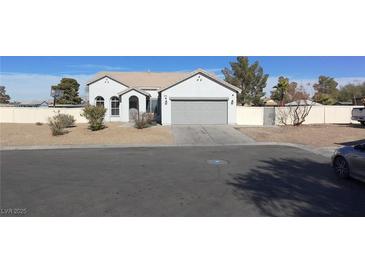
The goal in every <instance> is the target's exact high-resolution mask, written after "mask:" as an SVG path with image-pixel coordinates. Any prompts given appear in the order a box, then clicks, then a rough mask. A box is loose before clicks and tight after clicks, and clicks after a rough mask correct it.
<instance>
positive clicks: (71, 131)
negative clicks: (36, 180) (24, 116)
mask: <svg viewBox="0 0 365 274" xmlns="http://www.w3.org/2000/svg"><path fill="white" fill-rule="evenodd" d="M106 126H107V128H105V129H103V130H100V131H91V130H89V129H88V128H87V124H77V125H76V127H73V128H68V129H67V131H68V133H66V134H64V135H60V136H52V135H51V130H50V128H49V126H48V125H47V124H43V125H40V126H37V125H35V124H7V123H1V124H0V146H2V147H6V146H37V145H80V144H109V145H111V144H172V143H173V141H174V138H173V135H172V133H171V131H170V129H169V128H167V127H162V126H153V127H150V128H145V129H136V128H133V127H127V126H122V125H121V124H120V123H107V124H106Z"/></svg>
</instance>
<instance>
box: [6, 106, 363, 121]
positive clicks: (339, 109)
mask: <svg viewBox="0 0 365 274" xmlns="http://www.w3.org/2000/svg"><path fill="white" fill-rule="evenodd" d="M353 108H354V107H353V106H314V107H313V108H312V110H311V112H310V113H309V115H308V117H307V119H306V121H305V124H331V123H333V124H335V123H356V122H355V121H351V111H352V109H353ZM281 109H282V108H281ZM58 111H60V113H65V114H71V115H73V116H74V117H75V119H76V123H86V122H87V120H86V119H85V118H84V117H81V115H80V114H81V112H82V108H18V107H0V123H36V122H41V123H47V122H48V117H52V116H54V115H56V114H57V112H58ZM278 112H279V108H276V114H277V115H278ZM277 115H276V116H277ZM236 118H237V125H247V126H262V125H263V124H264V108H262V107H242V106H237V111H236ZM277 124H278V121H277Z"/></svg>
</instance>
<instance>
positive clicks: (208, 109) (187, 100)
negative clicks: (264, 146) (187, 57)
mask: <svg viewBox="0 0 365 274" xmlns="http://www.w3.org/2000/svg"><path fill="white" fill-rule="evenodd" d="M87 92H88V96H89V103H90V104H92V105H102V106H104V107H105V108H107V113H106V118H105V119H106V121H122V122H128V121H131V120H132V118H133V115H134V113H136V112H139V113H144V112H153V113H155V115H156V117H157V119H158V121H159V122H160V123H161V124H162V125H172V124H175V125H177V124H235V123H236V98H237V93H238V92H240V89H239V88H237V87H235V86H233V85H231V84H229V83H227V82H225V81H223V80H222V79H220V78H218V77H217V76H216V75H214V74H210V73H208V72H206V71H204V70H202V69H198V70H195V71H193V72H190V73H180V72H100V73H97V74H96V75H95V76H94V77H93V78H92V79H91V80H90V81H88V82H87Z"/></svg>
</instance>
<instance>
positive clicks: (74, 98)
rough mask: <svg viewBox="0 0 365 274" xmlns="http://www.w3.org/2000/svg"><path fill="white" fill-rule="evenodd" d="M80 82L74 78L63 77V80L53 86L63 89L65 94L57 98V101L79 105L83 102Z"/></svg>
mask: <svg viewBox="0 0 365 274" xmlns="http://www.w3.org/2000/svg"><path fill="white" fill-rule="evenodd" d="M79 87H80V84H79V83H78V82H77V81H76V80H75V79H72V78H62V79H61V82H60V83H59V84H58V85H56V86H52V88H53V89H60V90H62V91H63V95H62V96H61V97H60V98H57V100H56V103H58V104H72V105H77V104H80V103H81V98H80V96H79Z"/></svg>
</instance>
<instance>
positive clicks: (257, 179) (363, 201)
mask: <svg viewBox="0 0 365 274" xmlns="http://www.w3.org/2000/svg"><path fill="white" fill-rule="evenodd" d="M260 162H261V163H260V165H259V166H258V167H257V168H254V169H251V170H250V171H249V172H246V173H242V174H240V173H239V174H233V176H232V179H231V180H229V181H228V185H231V186H232V187H233V192H234V194H235V196H236V197H237V198H238V199H241V200H242V201H245V202H247V201H251V202H252V203H254V204H255V206H256V207H257V208H259V209H260V211H261V213H262V214H263V215H266V216H365V184H362V183H361V182H357V181H355V180H352V179H349V180H341V179H338V178H336V177H335V175H334V174H333V172H332V170H331V167H330V166H329V165H328V164H326V163H318V162H315V161H312V160H309V159H306V160H297V159H292V158H291V159H270V160H261V161H260ZM319 174H323V175H326V176H323V175H319ZM318 175H319V176H318Z"/></svg>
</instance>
